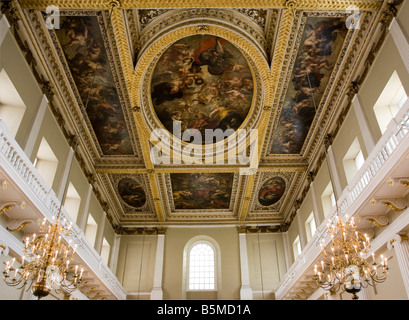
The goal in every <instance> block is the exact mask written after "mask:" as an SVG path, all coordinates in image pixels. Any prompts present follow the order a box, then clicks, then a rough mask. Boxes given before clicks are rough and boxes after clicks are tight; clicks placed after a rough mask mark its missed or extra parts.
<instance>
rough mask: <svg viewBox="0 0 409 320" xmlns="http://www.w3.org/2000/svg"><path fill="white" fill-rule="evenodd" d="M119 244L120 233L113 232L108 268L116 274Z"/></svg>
mask: <svg viewBox="0 0 409 320" xmlns="http://www.w3.org/2000/svg"><path fill="white" fill-rule="evenodd" d="M120 244H121V235H119V234H115V236H114V244H113V246H112V249H111V259H110V263H109V269H111V271H112V273H113V274H116V268H117V265H118V255H119V246H120Z"/></svg>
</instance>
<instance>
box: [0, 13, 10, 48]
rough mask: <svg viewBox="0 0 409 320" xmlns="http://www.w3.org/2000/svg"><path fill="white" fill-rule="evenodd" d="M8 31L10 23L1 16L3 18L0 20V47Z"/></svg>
mask: <svg viewBox="0 0 409 320" xmlns="http://www.w3.org/2000/svg"><path fill="white" fill-rule="evenodd" d="M9 29H10V23H9V22H8V21H7V18H6V16H5V15H4V14H3V16H2V17H1V19H0V45H1V44H2V43H3V40H4V38H5V37H6V34H7V32H8V30H9Z"/></svg>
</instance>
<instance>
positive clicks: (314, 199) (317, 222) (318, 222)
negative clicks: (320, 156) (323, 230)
mask: <svg viewBox="0 0 409 320" xmlns="http://www.w3.org/2000/svg"><path fill="white" fill-rule="evenodd" d="M310 191H311V199H312V210H313V213H314V220H315V226H316V227H317V228H318V226H320V225H321V222H322V221H323V220H321V217H320V214H319V211H318V203H317V194H316V193H315V185H314V182H311V184H310Z"/></svg>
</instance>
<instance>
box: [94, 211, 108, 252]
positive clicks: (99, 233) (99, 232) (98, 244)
mask: <svg viewBox="0 0 409 320" xmlns="http://www.w3.org/2000/svg"><path fill="white" fill-rule="evenodd" d="M106 219H107V214H106V212H105V211H104V212H103V213H102V218H101V222H100V223H99V224H98V230H97V234H96V237H95V250H96V251H97V252H98V253H101V249H102V242H103V239H104V229H105V221H106Z"/></svg>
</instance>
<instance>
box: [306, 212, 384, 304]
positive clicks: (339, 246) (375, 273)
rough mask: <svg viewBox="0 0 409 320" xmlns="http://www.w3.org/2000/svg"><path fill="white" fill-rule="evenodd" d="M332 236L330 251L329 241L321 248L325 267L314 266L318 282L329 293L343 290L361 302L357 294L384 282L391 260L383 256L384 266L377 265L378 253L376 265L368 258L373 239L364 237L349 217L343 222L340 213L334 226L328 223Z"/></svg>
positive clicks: (323, 242)
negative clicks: (369, 286) (326, 246)
mask: <svg viewBox="0 0 409 320" xmlns="http://www.w3.org/2000/svg"><path fill="white" fill-rule="evenodd" d="M327 227H328V234H330V235H331V245H330V249H329V250H327V249H326V248H325V240H324V239H323V240H322V242H321V243H320V246H321V256H322V257H323V258H322V260H321V263H320V264H321V265H320V266H319V265H317V264H316V265H315V267H314V273H315V276H314V279H315V280H316V282H317V283H318V284H319V285H320V286H321V287H322V288H323V289H325V290H332V291H334V292H336V291H338V290H339V289H340V288H341V287H343V288H344V290H345V291H346V292H348V293H351V294H353V297H352V299H353V300H357V299H358V296H357V293H358V292H360V291H361V289H362V288H367V287H368V285H371V286H373V285H374V283H381V282H384V281H385V280H386V278H387V276H388V270H389V268H388V259H387V258H386V257H384V256H383V255H381V262H380V264H377V263H376V260H375V253H372V262H371V263H369V262H368V261H367V260H366V259H365V256H366V255H367V254H368V253H369V252H370V250H371V244H370V238H369V237H368V236H367V235H366V234H365V235H361V234H360V233H359V232H358V231H357V230H356V229H357V227H356V225H355V222H354V218H353V217H352V218H349V219H348V217H347V216H346V221H345V222H343V221H342V219H341V217H340V216H339V214H338V213H337V215H336V217H335V221H334V223H332V221H331V220H330V221H329V222H328V224H327Z"/></svg>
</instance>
